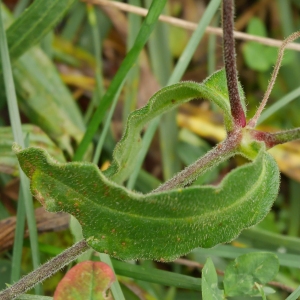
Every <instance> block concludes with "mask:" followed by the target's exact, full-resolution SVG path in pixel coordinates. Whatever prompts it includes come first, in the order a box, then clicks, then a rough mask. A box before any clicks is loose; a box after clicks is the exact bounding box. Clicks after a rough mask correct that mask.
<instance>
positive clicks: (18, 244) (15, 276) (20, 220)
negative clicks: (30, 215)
mask: <svg viewBox="0 0 300 300" xmlns="http://www.w3.org/2000/svg"><path fill="white" fill-rule="evenodd" d="M25 217H26V211H25V206H24V195H23V194H22V190H20V192H19V199H18V210H17V223H16V229H15V237H14V245H13V256H12V262H11V276H10V278H11V279H10V282H11V284H12V283H14V282H17V281H18V280H19V279H20V278H21V263H22V251H23V240H24V230H25V219H26V218H25Z"/></svg>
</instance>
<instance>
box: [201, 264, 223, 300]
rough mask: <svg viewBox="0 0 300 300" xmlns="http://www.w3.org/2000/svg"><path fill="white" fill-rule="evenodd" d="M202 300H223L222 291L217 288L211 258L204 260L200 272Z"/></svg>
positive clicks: (215, 274) (216, 277)
mask: <svg viewBox="0 0 300 300" xmlns="http://www.w3.org/2000/svg"><path fill="white" fill-rule="evenodd" d="M202 298H203V300H223V299H224V291H223V290H220V289H219V288H218V276H217V272H216V269H215V266H214V263H213V262H212V260H211V258H208V259H207V260H206V263H205V265H204V268H203V270H202Z"/></svg>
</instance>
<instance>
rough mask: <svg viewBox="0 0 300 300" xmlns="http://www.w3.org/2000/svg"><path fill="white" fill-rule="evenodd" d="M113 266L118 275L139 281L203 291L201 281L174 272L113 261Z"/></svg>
mask: <svg viewBox="0 0 300 300" xmlns="http://www.w3.org/2000/svg"><path fill="white" fill-rule="evenodd" d="M113 266H114V269H115V270H116V272H117V274H118V275H122V276H126V277H131V278H134V279H137V280H142V281H148V282H153V283H158V284H162V285H166V286H175V287H178V288H183V289H189V290H194V291H201V279H200V278H194V277H191V276H186V275H181V274H176V273H172V272H167V271H162V270H157V269H154V268H146V267H141V266H137V265H133V264H128V263H125V262H121V261H117V260H113Z"/></svg>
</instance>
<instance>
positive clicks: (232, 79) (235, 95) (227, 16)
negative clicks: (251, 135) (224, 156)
mask: <svg viewBox="0 0 300 300" xmlns="http://www.w3.org/2000/svg"><path fill="white" fill-rule="evenodd" d="M233 15H234V5H233V0H223V56H224V64H225V70H226V79H227V88H228V94H229V100H230V106H231V115H232V117H233V119H234V122H235V124H236V125H237V126H239V127H245V126H246V117H245V113H244V110H243V107H242V104H241V99H240V95H239V90H238V81H237V71H236V62H235V56H236V54H235V47H234V37H233Z"/></svg>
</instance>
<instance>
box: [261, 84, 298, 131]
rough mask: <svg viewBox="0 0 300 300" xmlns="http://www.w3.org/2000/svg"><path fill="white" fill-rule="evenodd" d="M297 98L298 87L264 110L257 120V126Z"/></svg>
mask: <svg viewBox="0 0 300 300" xmlns="http://www.w3.org/2000/svg"><path fill="white" fill-rule="evenodd" d="M299 96H300V87H298V88H296V89H295V90H293V91H291V92H290V93H288V94H287V95H285V96H284V97H282V98H281V99H280V100H278V101H276V102H275V103H274V104H272V105H271V106H270V107H268V108H267V109H266V110H264V111H263V112H262V114H261V116H260V117H259V119H258V122H257V125H259V124H261V123H262V122H263V121H265V120H266V119H267V118H269V117H270V116H271V115H273V114H274V113H276V112H277V111H279V110H280V109H281V108H282V107H284V106H286V105H288V104H289V103H290V102H292V101H293V100H295V99H297V98H298V97H299Z"/></svg>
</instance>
